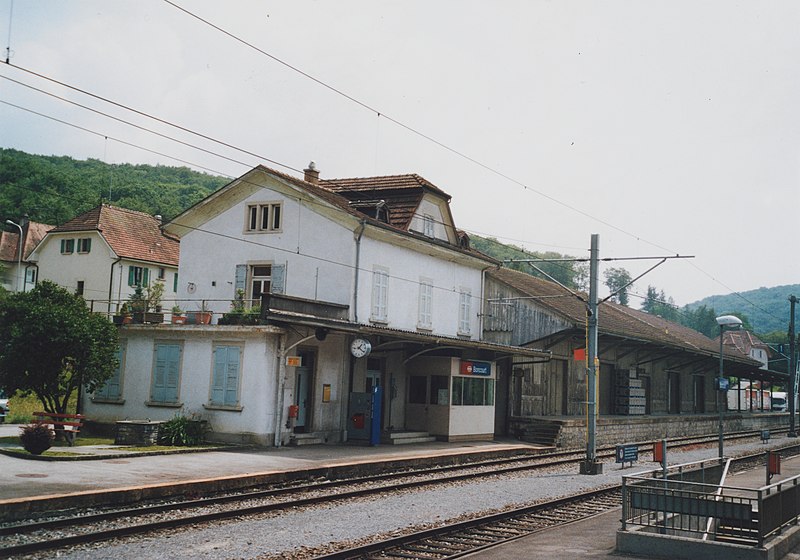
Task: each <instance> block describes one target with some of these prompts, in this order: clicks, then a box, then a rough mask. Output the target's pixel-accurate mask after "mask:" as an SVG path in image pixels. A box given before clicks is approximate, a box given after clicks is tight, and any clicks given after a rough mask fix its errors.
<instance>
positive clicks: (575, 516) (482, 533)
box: [316, 485, 622, 560]
mask: <svg viewBox="0 0 800 560" xmlns="http://www.w3.org/2000/svg"><path fill="white" fill-rule="evenodd" d="M621 488H622V486H621V485H616V486H613V487H610V488H605V489H601V490H593V491H591V492H585V493H583V494H579V495H575V496H570V497H568V498H561V499H559V500H553V501H550V502H546V503H542V504H537V505H534V506H527V507H524V508H520V509H515V510H513V511H508V512H503V513H498V514H494V515H489V516H485V517H480V518H477V519H472V520H469V521H464V522H461V523H455V524H451V525H446V526H444V527H437V528H435V529H428V530H426V531H422V532H419V533H413V534H410V535H404V536H401V537H396V538H393V539H388V540H383V541H379V542H375V543H371V544H368V545H364V546H360V547H357V548H351V549H348V550H343V551H340V552H334V553H331V554H326V555H324V556H317V557H316V560H378V559H387V558H404V559H412V558H419V559H424V560H445V559H449V558H460V557H461V556H465V555H467V554H472V553H475V552H478V551H480V550H484V549H487V548H491V547H493V546H497V545H498V544H500V543H504V542H508V541H511V540H514V539H518V538H521V537H525V536H528V535H531V534H533V533H536V532H539V531H542V530H545V529H550V528H552V527H556V526H563V525H566V524H568V523H574V522H575V521H581V520H583V519H587V518H589V517H592V516H595V515H599V514H601V513H605V512H606V511H610V510H613V509H616V508H618V507H620V505H621V502H620V499H621V495H620V492H621Z"/></svg>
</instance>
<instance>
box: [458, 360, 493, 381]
mask: <svg viewBox="0 0 800 560" xmlns="http://www.w3.org/2000/svg"><path fill="white" fill-rule="evenodd" d="M461 375H483V376H486V377H488V376H490V375H492V364H491V363H489V362H471V361H470V362H468V361H463V360H462V362H461Z"/></svg>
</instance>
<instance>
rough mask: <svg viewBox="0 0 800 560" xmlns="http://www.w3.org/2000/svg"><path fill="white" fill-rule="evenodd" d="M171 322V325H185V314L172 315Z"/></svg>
mask: <svg viewBox="0 0 800 560" xmlns="http://www.w3.org/2000/svg"><path fill="white" fill-rule="evenodd" d="M172 324H173V325H185V324H186V315H173V316H172Z"/></svg>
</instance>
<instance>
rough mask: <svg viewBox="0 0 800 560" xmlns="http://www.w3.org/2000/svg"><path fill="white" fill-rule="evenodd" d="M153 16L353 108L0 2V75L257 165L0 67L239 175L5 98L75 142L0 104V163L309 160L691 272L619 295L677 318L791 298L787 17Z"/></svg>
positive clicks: (500, 223)
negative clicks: (771, 296) (749, 293)
mask: <svg viewBox="0 0 800 560" xmlns="http://www.w3.org/2000/svg"><path fill="white" fill-rule="evenodd" d="M176 3H178V4H180V5H181V6H182V7H184V8H185V9H187V10H189V11H191V12H193V13H194V14H196V15H197V16H200V17H202V18H204V19H207V20H208V21H209V22H211V23H213V24H215V25H217V26H219V27H221V28H223V29H224V30H226V31H227V32H229V33H231V34H232V35H234V36H236V37H238V38H239V39H241V40H243V41H246V42H248V43H250V44H252V45H253V46H255V47H257V48H258V49H260V50H262V51H264V53H268V54H269V55H271V56H273V57H276V58H278V59H280V60H282V61H284V62H286V63H288V64H290V65H292V66H293V67H294V68H296V69H298V70H301V71H302V72H304V73H306V74H308V75H310V76H312V77H314V78H316V79H317V80H319V81H321V82H324V83H325V84H327V85H329V86H330V87H331V88H335V89H337V90H339V91H341V92H343V93H346V94H347V95H349V96H350V97H352V98H354V99H356V100H357V101H359V102H360V103H361V104H358V103H355V102H354V101H352V100H349V99H346V98H345V97H343V96H341V95H339V94H337V93H335V92H334V91H332V90H331V89H328V88H326V87H325V86H323V85H320V84H319V83H317V82H315V81H312V80H311V79H309V78H308V77H306V76H303V75H301V74H299V73H298V72H296V71H294V70H292V69H290V68H288V67H287V66H284V65H282V64H280V63H279V62H276V61H275V60H273V59H271V58H269V57H268V56H266V55H265V54H263V53H260V52H257V51H256V50H254V49H252V48H250V47H248V46H246V45H244V44H242V43H240V42H237V41H236V40H235V39H234V38H232V37H230V36H226V35H225V34H223V33H221V32H220V31H218V30H215V29H213V28H211V27H209V26H208V25H206V24H204V23H202V22H200V21H198V20H197V19H195V18H193V17H191V16H190V15H187V14H186V13H184V12H182V11H180V10H178V9H177V8H176V7H174V6H172V5H170V4H168V3H166V2H163V1H157V0H136V1H128V2H124V1H115V2H108V1H105V0H104V1H97V2H90V1H83V2H79V1H71V2H63V1H45V0H37V1H35V2H34V1H20V0H17V1H16V2H14V4H13V11H12V4H11V1H10V0H0V43H2V45H1V46H2V48H3V59H5V54H6V52H5V49H6V47H7V46H8V45H9V44H10V48H11V62H12V64H14V65H15V66H18V67H21V68H24V69H27V70H31V71H33V72H37V73H39V74H43V75H45V76H47V77H49V78H53V79H56V80H59V81H62V82H65V83H67V84H70V85H73V86H76V87H78V88H81V89H84V90H86V91H88V92H91V93H94V94H97V95H100V96H103V97H105V98H108V99H110V100H113V101H115V102H118V103H120V104H123V105H126V106H130V107H132V108H135V109H137V110H139V111H142V112H145V113H148V114H151V115H154V116H157V117H159V118H161V119H164V120H167V121H170V122H173V123H176V124H180V125H181V126H183V127H186V128H189V129H192V130H195V131H198V132H202V133H203V134H205V135H207V136H210V137H213V138H214V139H218V140H221V141H224V142H226V143H228V144H231V145H233V146H235V147H237V148H242V149H244V150H246V151H248V152H251V153H252V154H256V155H248V154H246V153H242V152H240V151H236V150H234V149H230V148H223V147H221V146H219V145H217V144H213V143H211V142H208V141H201V140H198V139H197V138H195V137H192V136H190V135H188V134H186V133H181V132H178V131H176V130H175V129H172V128H169V127H167V126H165V125H159V124H157V123H154V122H152V121H150V120H148V119H146V118H144V117H141V116H137V115H134V114H131V113H130V112H127V111H125V110H123V109H121V108H118V107H113V106H110V105H108V104H105V103H101V102H99V101H96V100H92V99H91V98H89V97H87V96H85V95H81V94H79V93H76V92H72V91H69V90H67V89H65V88H63V87H59V86H57V85H54V84H53V83H52V82H48V81H45V80H42V79H40V78H36V77H35V76H32V75H31V74H29V73H26V72H24V71H22V70H20V69H18V68H13V67H9V66H6V65H0V76H2V77H3V78H11V79H14V80H18V81H22V82H24V83H26V84H29V85H34V86H36V87H39V88H41V89H44V90H46V91H48V92H51V93H55V94H57V95H60V96H63V97H66V98H68V99H70V100H73V101H76V102H79V103H81V104H85V105H89V106H92V107H95V108H97V109H99V110H102V111H104V112H107V113H110V114H113V115H115V116H117V117H119V118H123V119H126V120H131V121H135V122H136V123H137V124H139V125H140V126H146V127H148V128H153V129H155V130H158V131H160V132H161V133H163V134H166V135H169V136H172V137H175V138H180V139H181V140H183V141H187V142H191V143H197V144H200V145H202V146H203V147H205V148H206V149H207V150H209V151H211V152H214V153H217V154H220V155H224V156H226V157H229V158H231V159H234V160H237V161H240V162H242V163H233V162H231V161H229V160H226V159H223V158H220V157H218V156H215V155H211V154H208V153H204V152H202V151H199V150H196V149H191V148H188V147H185V146H181V145H178V144H176V143H174V142H171V141H169V140H166V139H164V138H160V137H157V136H154V135H152V134H149V133H146V132H144V131H141V130H137V129H134V128H131V127H129V126H125V125H122V124H120V123H118V122H114V121H112V120H110V119H108V118H106V117H101V116H98V115H96V114H92V113H90V112H88V111H86V110H83V109H80V108H77V107H74V106H70V105H68V104H67V103H65V102H64V101H60V100H57V99H53V98H50V97H47V96H45V95H44V94H41V93H39V92H35V91H33V90H30V89H27V88H24V87H22V86H20V85H18V84H15V83H13V82H10V81H9V80H7V79H0V101H3V102H6V103H13V104H16V105H20V106H23V107H25V108H27V109H30V110H34V111H38V112H40V113H43V114H45V115H48V116H50V117H54V118H58V119H61V120H64V121H67V122H69V123H72V124H76V125H80V126H82V127H85V128H87V129H89V130H91V131H93V132H95V133H98V134H92V133H90V132H86V131H80V130H76V129H74V128H71V127H69V126H67V125H65V124H61V123H58V122H54V121H52V120H48V119H46V118H44V117H42V116H38V115H34V114H31V113H28V112H25V111H23V110H21V109H18V108H14V107H10V106H8V105H3V104H0V146H2V147H8V148H16V149H20V150H24V151H26V152H31V153H37V154H48V155H49V154H55V155H69V156H72V157H75V158H79V159H86V158H95V159H100V160H104V161H107V162H109V163H120V162H132V163H159V164H163V165H184V164H183V163H181V162H179V161H175V160H173V159H170V158H169V157H166V156H173V157H176V158H180V159H182V160H185V161H186V162H190V163H191V164H193V166H194V167H196V168H200V167H205V168H207V169H209V170H211V171H213V172H215V173H219V174H227V175H230V176H238V175H241V174H242V173H244V172H245V171H246V170H247V169H248V168H249V167H252V166H254V165H256V164H259V163H264V164H266V165H268V166H271V167H274V168H277V169H279V170H281V171H287V168H283V167H279V166H278V165H277V164H276V163H270V162H269V161H268V160H272V161H273V162H277V163H280V164H284V165H286V166H288V167H289V168H294V169H296V170H300V169H302V168H303V167H305V166H306V165H307V164H308V162H309V161H310V160H314V161H315V162H316V163H317V167H318V168H319V169H320V171H321V176H322V178H333V177H356V176H370V175H392V174H398V173H418V174H420V175H422V176H424V177H425V178H426V179H427V180H429V181H431V182H432V183H433V184H435V185H437V186H438V187H440V188H442V189H443V190H445V191H446V192H448V193H449V194H451V195H452V196H453V200H452V209H453V215H454V218H455V221H456V225H457V226H458V227H460V228H462V229H465V230H467V231H468V232H471V233H477V234H479V235H484V236H486V235H490V236H494V237H496V238H498V239H499V240H501V241H506V242H511V243H515V244H517V245H521V246H524V247H525V248H527V249H531V250H537V251H544V250H553V251H558V252H561V253H567V254H572V255H577V256H586V255H587V252H588V247H589V242H590V236H591V234H592V233H597V234H599V235H600V255H601V257H634V256H657V255H667V254H673V255H674V254H681V255H695V256H696V258H695V259H693V260H673V261H668V262H667V263H665V264H664V265H662V266H661V267H660V268H659V269H657V270H656V271H654V272H652V273H650V274H649V275H648V276H647V277H645V278H644V279H642V280H641V281H639V282H638V283H637V284H636V285H635V287H634V290H635V291H636V292H638V293H640V294H644V293H645V292H646V289H647V285H648V284H653V285H655V286H657V287H658V288H659V289H663V290H664V291H665V292H666V293H667V294H668V295H670V296H672V297H673V298H674V299H675V300H676V302H677V303H678V304H681V305H682V304H685V303H689V302H692V301H695V300H697V299H700V298H702V297H705V296H708V295H712V294H722V293H729V292H731V291H746V290H750V289H755V288H758V287H761V286H778V285H785V284H793V283H798V282H800V265H799V264H798V260H797V258H796V257H794V258H790V255H791V254H793V253H795V254H796V245H797V235H796V232H797V227H796V225H795V224H796V215H797V209H798V202H800V194H799V193H800V190H799V189H798V179H799V178H800V177H798V175H800V158H799V156H800V66H798V55H800V33H798V29H800V3H798V2H795V1H786V2H779V1H775V2H731V1H728V0H725V1H719V2H717V1H708V2H696V1H691V2H680V1H675V0H669V1H664V2H638V1H627V2H614V1H603V2H594V1H592V2H589V1H586V2H581V1H568V0H567V1H557V2H556V1H554V2H546V1H518V2H511V1H489V0H483V1H474V2H467V1H462V0H459V1H455V0H453V1H430V0H426V1H410V0H403V1H395V2H384V1H375V0H369V1H366V0H365V1H344V0H336V1H333V0H331V1H328V2H323V1H316V2H315V1H302V0H300V1H297V0H295V1H291V2H289V1H284V2H266V1H261V2H258V1H253V2H244V1H239V2H218V1H213V2H212V1H192V2H190V1H188V0H176ZM9 18H10V21H9ZM9 32H10V33H9ZM9 36H10V40H9ZM364 105H366V106H367V107H368V108H366V107H364ZM378 113H380V116H379V115H378ZM387 117H388V118H387ZM392 120H394V121H398V122H400V123H402V124H403V125H405V127H407V128H404V127H403V126H399V125H398V124H396V123H395V122H392ZM409 128H410V129H412V130H413V131H412V130H409ZM414 131H416V132H418V133H420V134H422V135H426V136H428V137H430V138H432V139H434V140H436V141H437V142H438V143H439V144H436V143H434V142H431V141H430V140H428V139H425V138H424V137H423V136H421V135H420V134H417V133H415V132H414ZM104 136H108V137H109V138H110V139H108V140H105V139H104V138H103V137H104ZM117 140H123V141H125V142H130V143H133V144H137V145H140V146H142V147H145V148H148V149H150V150H154V151H158V152H162V153H163V154H166V155H155V154H152V153H148V152H145V151H143V150H141V149H138V148H134V147H130V146H127V145H124V144H122V143H120V142H118V141H117ZM442 145H444V146H446V148H449V149H450V150H448V149H446V148H445V147H442ZM454 151H457V152H459V153H461V154H464V155H466V156H469V158H471V159H473V160H475V161H477V162H479V163H480V164H481V165H478V164H476V163H474V162H473V161H470V160H469V159H466V158H464V157H461V156H459V155H457V154H456V153H454ZM290 172H291V173H294V172H293V171H290ZM651 264H652V263H650V262H648V261H632V262H617V263H610V264H606V265H604V266H625V267H626V268H627V269H628V270H629V271H630V272H631V274H632V275H633V276H636V275H637V274H639V273H641V272H643V271H644V270H646V269H647V268H649V266H651ZM798 295H800V294H798ZM787 296H788V293H787ZM640 301H641V300H638V299H636V298H633V299H632V301H631V305H632V306H634V307H638V306H639V304H640ZM787 306H788V304H787ZM742 307H743V310H744V311H745V312H746V307H747V305H746V304H745V303H744V302H743V306H742Z"/></svg>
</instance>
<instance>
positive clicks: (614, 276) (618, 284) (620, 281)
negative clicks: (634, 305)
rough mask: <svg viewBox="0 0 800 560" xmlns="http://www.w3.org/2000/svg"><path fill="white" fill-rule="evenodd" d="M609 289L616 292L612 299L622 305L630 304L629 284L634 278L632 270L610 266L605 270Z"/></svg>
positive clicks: (604, 274)
mask: <svg viewBox="0 0 800 560" xmlns="http://www.w3.org/2000/svg"><path fill="white" fill-rule="evenodd" d="M603 276H604V277H605V279H606V282H605V284H606V286H608V290H609V291H610V292H611V293H612V294H615V295H614V297H613V298H612V299H614V300H615V301H616V302H617V303H620V304H622V305H628V284H630V281H631V280H632V278H631V274H630V272H628V271H627V270H625V269H624V268H609V269H608V270H605V271H603Z"/></svg>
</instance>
